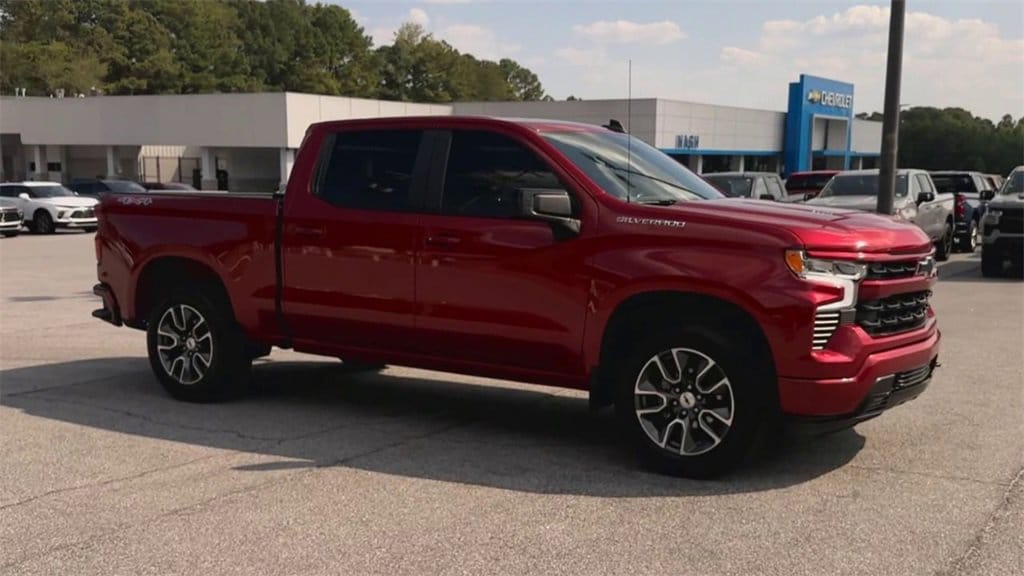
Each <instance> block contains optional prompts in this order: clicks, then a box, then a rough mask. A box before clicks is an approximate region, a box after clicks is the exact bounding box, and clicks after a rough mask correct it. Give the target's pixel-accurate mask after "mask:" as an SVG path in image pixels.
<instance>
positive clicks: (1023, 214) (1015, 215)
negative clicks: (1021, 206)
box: [996, 208, 1024, 234]
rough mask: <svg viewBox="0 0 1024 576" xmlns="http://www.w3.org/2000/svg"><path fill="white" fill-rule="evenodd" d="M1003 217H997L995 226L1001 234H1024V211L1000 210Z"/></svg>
mask: <svg viewBox="0 0 1024 576" xmlns="http://www.w3.org/2000/svg"><path fill="white" fill-rule="evenodd" d="M1001 210H1002V212H1003V215H1002V216H1000V217H999V225H998V226H996V227H997V228H998V229H999V231H1000V232H1002V233H1003V234H1024V210H1015V209H1012V208H1011V209H1006V208H1002V209H1001Z"/></svg>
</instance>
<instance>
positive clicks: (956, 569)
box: [936, 466, 1024, 576]
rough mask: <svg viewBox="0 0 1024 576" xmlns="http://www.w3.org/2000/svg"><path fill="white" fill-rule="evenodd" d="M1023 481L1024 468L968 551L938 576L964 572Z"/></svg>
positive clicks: (937, 575)
mask: <svg viewBox="0 0 1024 576" xmlns="http://www.w3.org/2000/svg"><path fill="white" fill-rule="evenodd" d="M1022 481H1024V466H1022V467H1021V468H1020V470H1018V471H1017V475H1016V476H1014V478H1013V481H1011V482H1010V484H1009V486H1008V487H1007V489H1006V492H1004V493H1003V498H1002V500H1001V501H1000V502H999V505H998V506H996V508H995V510H993V511H992V513H991V514H990V515H989V517H988V519H987V520H986V521H985V525H984V526H982V527H981V529H979V530H978V532H977V533H976V534H975V535H974V538H971V541H970V543H968V545H967V549H966V550H964V552H963V553H962V554H961V555H960V556H958V557H957V558H956V560H954V561H953V562H952V564H950V566H949V568H947V569H945V570H939V571H938V572H936V576H946V575H952V574H961V573H962V572H963V570H964V568H965V567H966V566H967V563H968V562H969V561H970V560H971V559H972V558H974V557H975V556H976V555H977V554H978V553H979V552H980V551H981V545H982V543H983V542H984V541H985V537H986V536H987V535H988V534H989V533H990V532H991V531H992V529H993V528H994V527H995V524H996V521H997V520H998V519H999V515H1000V514H1001V513H1002V511H1003V510H1005V509H1006V508H1007V507H1008V506H1009V505H1010V499H1011V495H1012V494H1013V491H1014V489H1015V488H1016V487H1017V485H1018V484H1021V482H1022Z"/></svg>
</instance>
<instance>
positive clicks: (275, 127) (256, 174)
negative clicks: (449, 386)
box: [0, 77, 881, 191]
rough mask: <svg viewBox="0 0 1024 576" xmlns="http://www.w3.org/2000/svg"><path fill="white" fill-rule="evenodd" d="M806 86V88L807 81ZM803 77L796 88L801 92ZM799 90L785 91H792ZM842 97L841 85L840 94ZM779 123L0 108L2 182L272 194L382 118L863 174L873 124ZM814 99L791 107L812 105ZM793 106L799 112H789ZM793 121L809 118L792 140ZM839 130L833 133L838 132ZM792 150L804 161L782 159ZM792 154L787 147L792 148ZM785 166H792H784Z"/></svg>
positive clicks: (245, 99)
mask: <svg viewBox="0 0 1024 576" xmlns="http://www.w3.org/2000/svg"><path fill="white" fill-rule="evenodd" d="M808 78H813V77H808ZM803 83H804V77H801V82H800V83H799V84H800V85H801V86H802V85H803ZM796 84H798V83H794V85H796ZM844 86H849V85H844ZM800 89H801V88H796V89H794V88H793V85H791V90H790V92H791V93H790V106H789V108H790V109H789V111H788V112H782V111H773V110H757V109H748V108H734V107H729V106H718V105H714V104H701V103H693V102H681V101H675V100H665V99H660V98H659V99H637V100H633V101H632V102H631V103H630V102H627V101H626V100H593V101H573V102H466V103H454V104H417V103H410V102H387V101H380V100H366V99H359V98H343V97H335V96H320V95H313V94H298V93H290V92H289V93H262V94H196V95H154V96H98V97H87V98H60V99H57V98H15V97H0V158H2V164H0V172H2V173H0V180H10V181H14V180H56V181H61V182H70V181H71V180H73V179H75V178H98V177H108V178H125V179H132V180H139V181H160V182H170V181H176V182H186V183H190V184H193V185H195V186H196V187H197V188H202V189H220V190H231V191H236V190H250V191H272V190H274V189H277V188H278V187H279V186H281V185H283V184H284V183H285V182H286V181H287V179H288V174H289V173H290V171H291V167H292V164H293V163H294V160H295V152H296V150H297V149H298V147H299V146H300V145H301V143H302V138H303V136H304V134H305V131H306V129H307V128H308V127H309V125H310V124H312V123H314V122H322V121H327V120H345V119H357V118H379V117H390V116H430V115H451V114H459V115H487V116H506V117H532V118H552V119H561V120H571V121H578V122H585V123H590V124H606V123H608V121H609V120H610V119H612V118H614V119H617V120H619V121H620V122H622V124H623V125H624V126H625V127H626V128H627V130H628V131H629V132H630V133H631V134H633V135H634V136H636V137H638V138H641V139H643V140H644V141H646V142H648V143H650V144H652V145H654V146H656V147H658V148H660V149H661V150H663V151H665V152H666V153H667V154H669V155H671V156H673V157H674V158H676V159H677V160H678V161H680V162H682V163H685V164H686V165H688V166H689V167H690V168H691V169H692V170H694V171H696V172H700V173H707V172H721V171H726V170H748V171H749V170H758V171H775V172H783V173H788V172H792V171H794V170H797V169H800V170H806V169H818V168H820V169H832V168H843V167H848V168H859V167H872V166H874V161H875V159H876V158H877V156H878V150H879V147H880V144H881V123H878V122H868V121H863V120H856V119H853V118H852V116H851V115H850V114H849V113H848V112H849V111H850V110H852V86H850V92H849V101H848V102H847V101H844V102H843V103H849V104H850V106H849V108H848V109H846V110H844V112H843V114H845V115H843V114H831V113H830V112H829V110H827V109H826V110H824V111H822V110H817V109H814V110H813V112H814V113H813V114H812V113H810V112H807V111H804V110H796V111H794V110H793V108H794V103H793V102H794V93H795V92H794V90H797V91H799V90H800ZM815 97H816V96H815V94H811V95H810V96H809V97H807V98H804V95H803V94H800V97H799V98H797V99H796V100H799V101H800V102H810V104H809V106H819V105H820V104H821V103H820V101H819V102H814V101H813V98H815ZM798 105H799V103H798ZM794 114H801V115H807V114H810V115H809V116H807V117H808V118H809V119H810V120H809V121H807V122H805V124H806V131H807V133H806V134H802V133H801V134H793V131H794V130H797V129H800V130H803V128H801V127H799V126H798V127H797V128H794V127H793V126H796V125H797V123H795V122H794V121H793V118H794ZM837 126H838V128H837ZM830 130H831V131H830ZM790 142H796V143H798V144H799V145H800V146H803V147H806V148H807V150H801V151H796V152H794V151H793V150H791V149H787V145H788V144H789V143H790ZM790 148H792V146H790ZM787 163H789V164H791V165H792V167H791V166H787V165H786V164H787Z"/></svg>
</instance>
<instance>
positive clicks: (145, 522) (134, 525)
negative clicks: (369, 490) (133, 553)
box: [0, 419, 476, 570]
mask: <svg viewBox="0 0 1024 576" xmlns="http://www.w3.org/2000/svg"><path fill="white" fill-rule="evenodd" d="M474 422H476V420H472V419H470V420H464V421H460V422H455V423H453V424H449V425H446V426H442V427H439V428H435V429H433V430H429V431H427V432H424V433H422V434H417V435H415V436H411V437H408V438H405V439H402V440H399V441H396V442H392V443H389V444H386V445H384V446H378V447H376V448H373V449H371V450H366V451H364V452H360V453H358V454H353V455H352V456H349V457H347V458H341V459H339V460H336V461H334V462H331V463H330V464H324V465H315V464H314V466H313V467H311V468H310V469H308V470H299V471H297V472H293V473H291V474H285V475H283V476H282V477H280V478H276V479H271V480H267V481H266V482H262V483H259V484H254V485H252V486H246V487H245V488H240V489H238V490H232V491H230V492H225V493H224V494H218V495H217V496H213V497H211V498H207V499H205V500H202V501H199V502H194V503H192V504H189V505H187V506H182V507H180V508H175V509H174V510H169V511H167V512H164V513H162V514H157V515H156V516H153V517H151V518H146V519H144V520H141V521H139V522H135V523H131V524H127V525H124V526H118V527H116V528H114V529H112V530H108V531H106V532H103V533H100V534H96V535H95V536H92V537H90V538H87V539H85V540H83V541H81V542H71V543H68V544H63V545H60V546H55V547H53V548H50V549H47V550H44V551H43V552H40V553H38V554H34V555H32V556H29V557H27V558H21V559H19V560H15V561H13V562H8V563H7V564H4V565H3V566H0V569H4V570H6V569H8V568H14V567H17V566H20V565H22V564H25V563H27V562H31V561H33V560H38V559H40V558H44V557H46V556H49V555H50V554H53V553H56V552H60V551H62V550H67V549H69V548H75V547H81V548H87V547H89V546H90V545H92V544H93V543H94V542H97V541H99V540H102V539H104V538H107V537H108V536H113V535H115V534H118V533H120V532H124V531H127V530H131V529H133V528H138V527H142V526H147V525H150V524H154V523H156V522H159V521H160V520H163V519H164V518H169V517H172V516H178V515H181V514H183V513H186V512H189V511H191V510H194V509H197V508H201V507H203V506H206V505H207V504H210V503H213V502H216V501H218V500H223V499H225V498H230V497H233V496H237V495H240V494H246V493H250V492H256V491H258V490H262V489H263V488H267V487H270V486H274V485H277V484H281V483H283V482H285V481H288V480H292V479H293V478H296V477H299V476H303V475H307V474H312V473H314V472H317V471H319V470H321V469H324V468H331V467H335V466H340V465H342V464H346V463H349V462H352V461H354V460H356V459H358V458H362V457H365V456H373V455H375V454H379V453H380V452H383V451H385V450H389V449H391V448H397V447H400V446H402V445H405V444H408V443H410V442H416V441H418V440H422V439H424V438H429V437H431V436H435V435H438V434H444V433H445V432H448V431H450V430H453V429H455V428H459V427H461V426H468V425H470V424H472V423H474Z"/></svg>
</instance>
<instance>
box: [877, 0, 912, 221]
mask: <svg viewBox="0 0 1024 576" xmlns="http://www.w3.org/2000/svg"><path fill="white" fill-rule="evenodd" d="M906 8H907V3H906V1H905V0H892V2H891V4H890V7H889V56H888V61H887V62H886V66H885V109H884V110H883V112H882V114H883V117H882V157H881V158H880V162H879V167H878V204H877V211H878V213H879V214H892V208H893V202H894V200H895V197H896V151H897V150H896V146H897V142H898V139H899V117H900V108H902V106H900V81H901V77H902V75H903V19H904V14H905V13H906Z"/></svg>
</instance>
